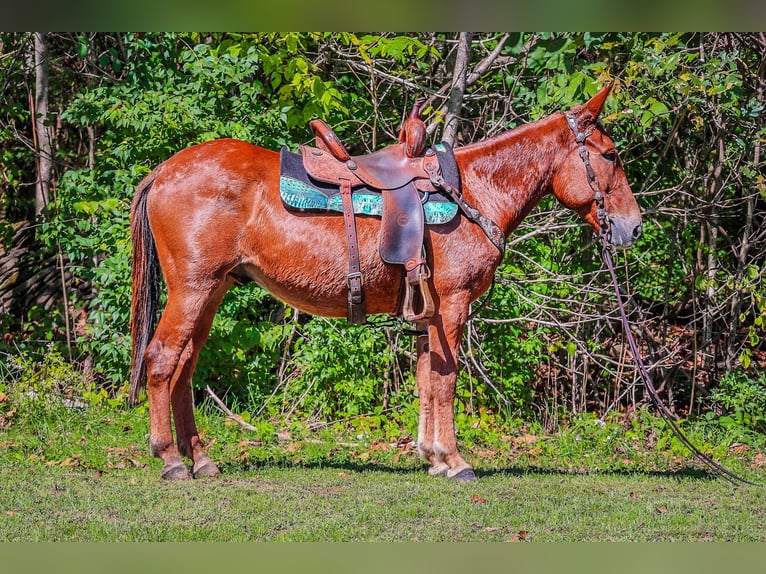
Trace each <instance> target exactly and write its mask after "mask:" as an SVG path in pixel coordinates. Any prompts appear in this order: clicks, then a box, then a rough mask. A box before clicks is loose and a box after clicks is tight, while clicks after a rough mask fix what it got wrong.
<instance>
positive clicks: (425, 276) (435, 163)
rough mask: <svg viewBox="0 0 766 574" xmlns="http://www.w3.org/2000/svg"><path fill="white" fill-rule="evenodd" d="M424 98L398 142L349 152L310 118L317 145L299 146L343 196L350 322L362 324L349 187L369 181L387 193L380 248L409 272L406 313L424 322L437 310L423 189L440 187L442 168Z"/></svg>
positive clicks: (310, 167)
mask: <svg viewBox="0 0 766 574" xmlns="http://www.w3.org/2000/svg"><path fill="white" fill-rule="evenodd" d="M421 104H422V100H418V101H416V102H415V105H414V107H413V110H412V112H411V113H410V115H409V117H408V118H407V119H406V120H405V122H404V124H403V126H402V129H401V132H400V134H399V141H398V142H397V143H394V144H391V145H389V146H387V147H385V148H383V149H380V150H378V151H375V152H373V153H371V154H368V155H362V156H351V155H350V154H349V153H348V151H347V150H346V148H345V147H344V145H343V144H342V143H341V141H340V139H339V138H338V136H337V135H336V134H335V133H334V132H333V131H332V129H331V128H330V127H329V126H328V125H327V124H326V123H325V122H323V121H322V120H319V119H315V120H312V121H311V122H310V124H309V125H310V126H311V128H312V130H313V131H314V135H315V141H316V147H310V146H300V148H299V153H300V155H301V157H302V160H303V167H304V169H305V170H306V173H307V174H308V175H309V176H310V177H311V178H313V179H315V180H317V181H321V182H324V183H327V184H332V185H337V186H338V187H339V188H340V195H341V197H342V201H343V214H344V220H345V230H346V239H347V242H348V256H349V274H348V285H349V297H348V301H349V313H348V318H349V322H351V323H364V322H365V320H366V314H365V308H364V292H363V274H362V272H361V268H360V265H359V247H358V244H357V240H356V224H355V221H354V209H353V204H352V194H351V190H352V188H354V187H359V186H366V187H368V188H373V189H376V190H380V191H381V194H382V198H383V208H382V216H381V227H380V237H379V244H378V252H379V254H380V257H381V258H382V259H383V261H385V262H386V263H390V264H396V265H402V266H404V271H405V281H404V288H405V292H404V297H403V302H402V316H403V318H404V319H405V320H407V321H413V322H421V321H425V320H427V319H428V318H430V317H431V316H432V315H433V313H434V303H433V297H432V294H431V289H430V286H429V279H430V277H431V271H430V269H429V268H428V265H427V263H426V257H425V248H424V245H423V232H424V214H423V213H424V212H423V204H422V202H421V196H420V192H424V193H431V192H436V191H439V190H438V189H437V188H436V187H435V186H434V185H433V184H432V183H431V181H432V178H434V177H435V176H436V175H438V174H439V173H440V166H439V159H438V157H437V154H436V153H435V152H434V150H433V149H431V148H429V149H425V134H426V131H425V124H424V123H423V121H422V120H421V119H420V117H419V108H420V105H421Z"/></svg>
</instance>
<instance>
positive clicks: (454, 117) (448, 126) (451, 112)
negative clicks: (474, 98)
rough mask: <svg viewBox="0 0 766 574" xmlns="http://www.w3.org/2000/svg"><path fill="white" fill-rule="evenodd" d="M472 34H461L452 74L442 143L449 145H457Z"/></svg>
mask: <svg viewBox="0 0 766 574" xmlns="http://www.w3.org/2000/svg"><path fill="white" fill-rule="evenodd" d="M472 37H473V33H472V32H460V37H459V41H458V46H457V56H456V57H455V69H454V70H453V73H452V90H451V93H450V98H449V104H448V106H447V114H446V115H445V117H444V131H443V132H442V141H446V142H447V143H449V144H454V143H455V138H456V137H457V128H458V117H459V115H460V108H461V107H462V106H463V94H464V93H465V86H466V78H467V77H468V62H469V61H470V60H471V38H472Z"/></svg>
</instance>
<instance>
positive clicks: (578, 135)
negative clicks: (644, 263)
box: [564, 112, 612, 243]
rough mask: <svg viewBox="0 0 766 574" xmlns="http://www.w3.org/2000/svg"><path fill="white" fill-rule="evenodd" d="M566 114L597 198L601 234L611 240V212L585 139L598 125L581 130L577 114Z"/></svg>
mask: <svg viewBox="0 0 766 574" xmlns="http://www.w3.org/2000/svg"><path fill="white" fill-rule="evenodd" d="M564 116H565V117H566V119H567V125H568V126H569V129H570V130H572V133H573V134H574V137H575V141H576V142H577V146H578V149H577V152H578V153H579V154H580V159H581V160H582V161H583V163H584V164H585V175H586V176H587V177H588V185H590V188H591V190H593V195H594V197H595V200H596V219H597V220H598V225H599V227H600V233H599V234H600V235H601V238H602V239H603V240H604V241H605V242H607V243H608V242H611V239H612V230H611V227H610V225H609V214H607V212H606V207H605V206H604V194H603V193H601V188H600V187H599V184H598V177H596V172H595V171H593V166H592V165H591V164H590V152H588V148H587V147H585V140H586V139H588V136H590V135H591V134H592V133H593V131H594V130H595V128H596V125H595V124H593V123H592V124H590V125H589V126H588V127H587V128H585V130H583V131H580V130H579V128H578V127H577V116H576V115H575V114H573V113H572V112H567V113H565V114H564Z"/></svg>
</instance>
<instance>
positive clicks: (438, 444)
mask: <svg viewBox="0 0 766 574" xmlns="http://www.w3.org/2000/svg"><path fill="white" fill-rule="evenodd" d="M442 309H443V310H441V311H440V312H439V314H437V315H435V316H434V317H433V318H432V319H431V324H430V327H429V337H428V351H427V352H426V351H425V349H422V348H421V344H423V343H421V341H419V342H418V352H419V353H418V354H419V360H418V371H417V375H418V390H419V394H420V428H419V430H418V451H419V453H420V455H421V456H422V457H423V458H425V459H426V460H428V461H429V462H430V463H431V468H430V469H429V473H430V474H438V475H445V476H447V477H448V478H455V479H457V480H460V481H466V482H467V481H474V480H476V475H475V474H474V472H473V469H472V468H471V466H470V465H469V464H468V463H467V462H466V461H465V460H464V459H463V457H462V456H461V455H460V452H458V449H457V439H456V437H455V405H454V402H455V386H456V383H457V367H458V360H457V356H458V349H459V347H460V338H461V336H462V333H463V327H464V325H465V318H466V316H467V312H468V305H467V304H465V305H453V306H452V307H449V306H447V305H444V304H442ZM426 357H427V360H425V359H426Z"/></svg>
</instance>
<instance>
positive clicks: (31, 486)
mask: <svg viewBox="0 0 766 574" xmlns="http://www.w3.org/2000/svg"><path fill="white" fill-rule="evenodd" d="M0 407H2V408H0V411H2V412H0V414H3V413H4V416H5V423H4V428H2V429H0V541H4V542H8V541H199V540H204V541H422V542H426V541H433V542H452V541H482V542H504V541H535V542H537V541H539V542H548V541H611V540H614V541H742V542H744V541H749V542H763V541H766V534H764V530H763V525H764V524H766V504H765V503H766V490H765V489H763V488H758V487H734V486H732V485H731V484H729V483H728V482H726V481H724V480H722V479H717V478H713V477H711V476H709V475H707V474H706V473H704V472H702V471H700V470H697V469H695V467H694V465H693V464H692V463H691V462H690V461H689V460H688V459H684V458H683V457H680V456H679V455H678V454H677V453H674V452H673V449H672V448H669V447H668V448H665V449H652V448H651V445H648V446H647V444H636V443H635V440H633V438H630V437H629V438H630V440H627V439H625V437H622V438H623V439H625V440H622V439H621V440H620V441H618V444H617V443H615V444H607V442H606V441H605V440H601V441H598V440H596V438H598V437H599V436H600V434H599V433H602V432H605V431H604V429H602V428H601V427H599V426H598V425H596V426H594V429H593V430H592V431H590V432H591V434H590V435H588V434H587V432H586V430H585V429H587V428H589V427H588V425H587V424H585V423H583V424H580V425H579V426H577V427H575V428H574V429H573V430H571V431H570V432H565V433H562V434H561V435H558V436H555V437H535V436H533V435H530V434H528V433H526V434H525V433H524V432H523V431H522V430H519V431H518V432H516V433H515V435H514V436H502V437H499V438H497V439H493V440H490V441H488V442H489V443H491V444H481V442H480V441H478V440H470V441H468V440H466V438H465V437H464V439H463V440H464V442H466V443H467V444H466V445H465V447H464V452H465V454H466V457H467V458H468V460H469V461H470V462H471V463H472V464H473V465H474V467H475V468H476V470H477V474H478V476H479V482H477V483H475V484H457V483H454V482H452V481H449V480H446V479H443V478H438V477H429V476H427V474H426V473H425V468H424V467H423V464H422V463H421V462H420V461H419V459H418V457H417V455H416V453H415V452H414V449H413V447H412V445H411V443H410V442H409V441H407V440H406V439H405V440H400V441H399V442H398V443H397V442H389V441H388V440H387V439H386V440H384V439H383V437H379V436H378V437H376V436H375V435H374V434H372V435H368V436H366V437H365V436H363V437H362V438H359V435H358V434H353V433H355V432H356V430H352V431H350V432H351V433H352V434H350V435H349V434H348V432H345V433H344V432H341V431H335V432H330V431H326V432H324V433H310V432H307V431H306V432H301V431H300V430H297V429H293V430H292V432H291V433H288V434H283V435H281V439H279V440H278V439H276V438H275V437H274V436H273V435H272V434H270V433H268V432H264V434H263V436H259V435H258V433H253V432H251V431H246V430H243V429H242V428H240V427H239V426H238V425H236V424H233V423H231V422H230V421H226V420H224V419H223V418H222V416H221V415H219V414H218V413H217V412H216V411H213V410H212V409H209V408H203V409H201V410H200V412H199V422H200V427H201V428H203V429H206V432H207V440H208V443H209V444H210V452H211V455H212V456H213V457H214V458H215V460H217V461H219V462H220V463H221V467H222V470H223V473H224V474H223V476H222V477H221V478H219V479H215V480H195V481H188V482H183V483H166V482H163V481H162V480H161V479H160V478H159V474H160V472H159V471H160V463H159V461H157V460H155V459H152V458H151V457H149V455H148V447H147V445H146V442H147V432H148V422H147V416H146V408H145V406H144V407H141V408H137V409H124V408H121V407H114V406H109V405H107V404H101V405H98V406H94V407H90V408H66V407H63V406H62V405H61V404H58V403H56V404H54V403H51V402H50V401H47V402H46V401H44V400H43V399H40V398H38V399H34V400H29V401H21V402H20V404H19V405H9V404H8V400H7V399H6V403H5V405H0ZM12 411H15V412H12ZM8 413H12V414H11V416H10V417H9V416H8ZM264 428H270V427H269V425H264ZM347 430H348V429H347ZM357 430H358V429H357ZM606 430H609V429H606ZM612 430H614V429H612ZM594 437H595V438H594ZM602 438H603V437H602ZM631 445H632V446H631ZM761 460H762V455H761V453H759V452H756V451H754V450H753V449H750V450H748V451H746V452H741V453H740V454H739V455H731V456H729V457H728V458H727V459H726V461H725V462H726V464H727V466H729V467H731V468H732V469H733V470H735V471H736V472H739V473H741V474H744V475H745V476H746V477H748V478H750V479H753V480H756V481H760V482H763V481H764V472H763V470H762V467H757V466H753V465H754V464H755V462H759V461H761Z"/></svg>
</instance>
